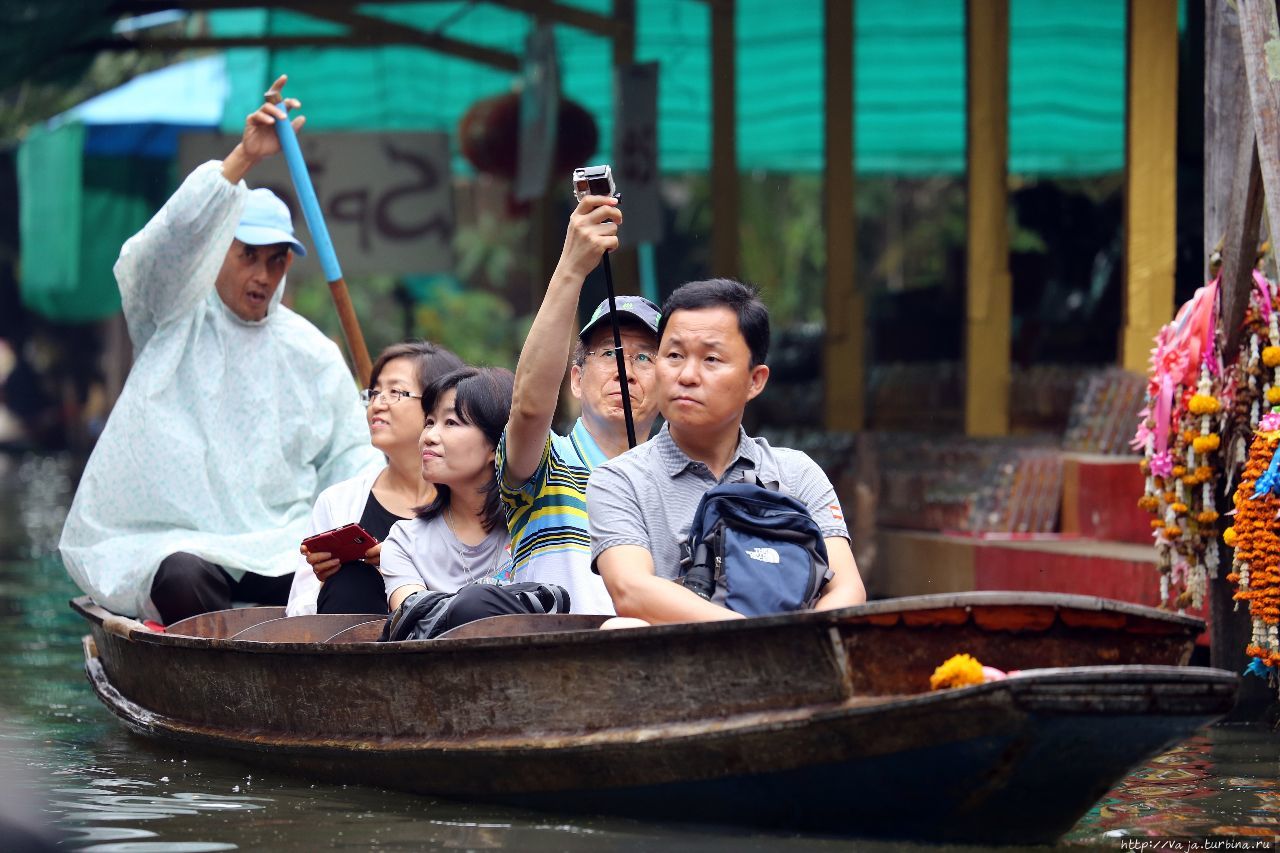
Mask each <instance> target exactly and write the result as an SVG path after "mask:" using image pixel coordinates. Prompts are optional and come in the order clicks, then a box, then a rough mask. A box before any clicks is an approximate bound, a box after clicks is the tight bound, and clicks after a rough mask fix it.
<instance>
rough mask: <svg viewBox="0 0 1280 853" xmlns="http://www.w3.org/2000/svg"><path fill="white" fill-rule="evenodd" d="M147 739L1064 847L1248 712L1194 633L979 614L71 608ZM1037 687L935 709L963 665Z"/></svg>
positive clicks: (1012, 596)
mask: <svg viewBox="0 0 1280 853" xmlns="http://www.w3.org/2000/svg"><path fill="white" fill-rule="evenodd" d="M72 606H73V607H74V608H75V609H76V610H77V611H78V612H79V613H81V614H82V615H83V616H84V617H85V619H87V620H88V622H89V623H90V626H91V630H92V634H91V636H89V637H86V638H85V644H84V645H85V660H86V669H87V672H88V676H89V679H90V681H91V682H92V684H93V688H94V690H95V691H96V692H97V693H98V696H99V697H100V698H101V699H102V701H103V702H104V703H106V705H107V707H108V708H110V709H111V710H112V711H113V712H114V713H115V714H116V715H117V716H119V717H120V718H121V719H122V720H123V721H124V722H125V724H126V725H128V726H129V727H130V728H131V729H133V730H134V731H136V732H139V733H142V734H144V735H151V736H157V737H163V738H167V739H170V740H173V741H177V742H180V743H183V744H188V745H191V746H198V747H211V748H216V749H219V750H226V749H227V748H233V749H235V750H238V751H239V752H240V753H241V755H242V756H243V757H245V758H248V759H253V758H255V757H256V758H258V759H261V760H266V761H270V762H271V764H272V766H274V767H277V768H279V767H282V766H287V767H291V768H293V769H296V770H298V771H301V772H304V773H308V774H312V775H320V776H323V777H325V778H329V779H332V780H339V781H343V782H367V783H373V784H377V785H381V786H385V787H391V788H400V789H406V790H410V791H419V792H423V793H427V794H432V795H437V796H445V797H453V798H465V799H472V800H478V801H485V802H492V803H503V804H509V805H516V806H521V807H529V808H535V809H546V810H553V811H555V812H558V813H566V812H569V813H602V814H617V815H627V816H633V817H640V818H646V819H657V820H664V821H694V822H703V823H730V824H738V825H743V824H747V825H753V826H759V827H767V828H780V829H785V830H788V831H806V832H820V833H837V834H845V835H860V836H874V837H889V838H907V839H915V840H930V841H964V842H981V843H1000V842H1024V843H1025V842H1050V841H1052V840H1054V839H1056V838H1057V837H1059V836H1060V835H1062V834H1063V833H1064V832H1066V831H1067V830H1068V829H1070V827H1071V826H1072V825H1073V824H1074V823H1075V821H1076V820H1078V819H1079V817H1080V816H1081V815H1083V814H1084V813H1085V812H1086V811H1087V810H1088V809H1089V807H1090V806H1091V805H1092V804H1093V803H1094V802H1096V801H1097V800H1098V799H1099V798H1100V797H1101V796H1102V794H1103V793H1105V791H1106V790H1107V789H1108V788H1109V787H1110V786H1111V785H1112V784H1113V783H1115V782H1116V781H1117V780H1119V779H1120V778H1121V777H1122V776H1123V775H1124V774H1125V773H1126V772H1127V771H1128V770H1129V769H1131V768H1132V767H1133V766H1135V765H1136V764H1138V763H1140V762H1141V761H1142V760H1144V759H1146V758H1148V757H1150V756H1151V755H1153V754H1156V753H1158V752H1159V751H1161V750H1162V749H1165V748H1166V747H1168V746H1169V745H1170V744H1172V743H1175V742H1177V741H1179V740H1181V739H1183V738H1185V737H1187V736H1188V735H1189V734H1191V733H1192V732H1194V731H1195V730H1196V729H1198V728H1199V727H1201V726H1204V725H1206V724H1208V723H1211V722H1213V721H1214V720H1215V719H1217V718H1219V717H1220V716H1221V715H1223V714H1225V713H1226V712H1227V711H1228V710H1230V708H1231V705H1232V702H1233V700H1234V697H1235V691H1236V682H1237V679H1236V677H1235V675H1233V674H1232V673H1228V672H1223V671H1220V670H1211V669H1201V668H1189V667H1185V666H1181V665H1182V664H1185V663H1186V661H1187V659H1188V657H1189V655H1190V652H1191V645H1192V643H1193V641H1194V639H1195V636H1196V634H1197V633H1198V632H1199V630H1201V629H1202V627H1203V625H1202V623H1200V622H1199V620H1195V619H1191V618H1188V617H1183V616H1177V615H1172V614H1168V613H1165V612H1162V611H1157V610H1153V609H1150V608H1143V607H1138V606H1135V605H1130V604H1124V603H1120V602H1112V601H1104V600H1101V599H1095V598H1088V597H1082V596H1060V595H1049V594H1023V593H964V594H956V595H945V596H923V597H918V598H911V599H898V600H891V601H881V602H875V603H871V604H867V605H863V606H859V607H852V608H847V609H844V610H837V611H828V612H822V613H796V614H787V615H781V616H770V617H764V618H758V619H747V620H741V621H734V622H720V623H708V624H697V625H671V626H662V627H654V628H645V629H632V630H622V631H597V630H593V629H595V628H596V627H597V626H598V624H599V623H600V621H601V619H602V617H592V616H573V615H564V616H545V617H497V618H496V619H493V620H483V621H481V622H476V623H473V624H471V625H466V626H462V627H461V628H458V629H455V631H454V632H450V634H448V635H446V636H444V637H442V638H441V639H437V640H431V641H420V642H409V643H375V642H372V641H371V640H372V639H373V638H374V637H376V634H377V630H378V628H379V627H380V621H378V620H375V619H372V618H370V617H367V616H349V617H348V616H314V617H299V618H294V619H284V618H281V613H280V610H279V608H251V609H245V610H233V611H222V612H220V613H213V614H205V615H203V616H198V617H194V618H193V619H190V620H186V621H184V622H181V623H177V624H175V625H172V626H170V628H169V631H168V632H167V633H163V634H161V633H153V632H151V631H148V630H147V629H146V628H145V627H144V626H142V625H141V624H139V623H137V622H135V621H133V620H131V619H126V618H123V617H120V616H116V615H114V614H111V613H108V612H107V611H104V610H102V609H101V608H99V607H96V606H94V605H93V604H92V603H90V602H89V601H88V600H87V599H83V598H82V599H77V600H75V601H74V602H72ZM958 652H968V653H970V654H973V655H974V656H976V657H977V658H978V659H979V660H981V661H982V662H983V663H985V664H988V665H991V666H995V667H999V668H1001V669H1009V670H1014V669H1019V670H1026V671H1025V672H1023V673H1021V674H1017V675H1012V676H1011V677H1009V678H1007V679H1005V680H1003V681H996V682H992V683H987V684H983V685H979V686H974V687H965V688H959V689H952V690H943V691H936V692H931V691H930V690H929V684H928V682H929V675H930V673H931V672H932V671H933V669H934V667H936V666H937V665H938V664H940V663H941V662H942V661H944V660H945V659H947V658H948V657H950V656H951V655H953V654H956V653H958Z"/></svg>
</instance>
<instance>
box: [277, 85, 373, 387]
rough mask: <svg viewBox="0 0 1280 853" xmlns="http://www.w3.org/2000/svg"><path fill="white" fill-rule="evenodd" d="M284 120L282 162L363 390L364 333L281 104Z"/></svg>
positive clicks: (366, 372)
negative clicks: (300, 207) (283, 161)
mask: <svg viewBox="0 0 1280 853" xmlns="http://www.w3.org/2000/svg"><path fill="white" fill-rule="evenodd" d="M276 106H277V107H279V108H280V110H281V112H283V113H284V114H285V117H284V118H278V119H276V136H278V137H279V139H280V150H281V151H283V152H284V160H285V163H286V164H288V166H289V176H290V177H291V178H293V189H294V192H296V193H297V194H298V203H299V204H300V205H302V216H303V218H304V219H306V220H307V228H308V230H310V231H311V241H312V243H314V244H315V249H316V254H317V255H318V256H319V258H320V267H321V269H323V270H324V277H325V280H326V281H328V282H329V294H330V295H331V296H332V297H333V305H334V307H335V308H337V310H338V321H339V322H340V323H341V324H342V336H343V338H345V339H346V342H347V351H348V352H350V353H351V360H352V361H353V362H354V363H355V367H356V378H357V379H359V380H360V386H361V387H362V388H368V387H369V377H370V375H371V374H372V373H373V363H372V362H371V361H370V360H369V347H368V345H367V344H365V342H364V333H363V332H361V331H360V321H359V319H357V317H356V309H355V306H354V305H352V304H351V294H350V293H348V292H347V282H346V281H345V280H344V279H343V277H342V267H341V266H339V265H338V253H337V252H335V251H334V250H333V240H332V239H331V238H330V237H329V227H328V226H327V225H326V224H325V221H324V213H323V212H321V210H320V200H319V199H317V198H316V190H315V187H314V186H312V184H311V173H310V172H308V171H307V161H306V160H304V159H303V158H302V148H301V146H299V145H298V134H297V133H295V132H294V129H293V125H292V124H290V123H289V118H288V116H289V113H288V110H287V108H286V107H285V105H284V103H283V102H281V103H279V104H276Z"/></svg>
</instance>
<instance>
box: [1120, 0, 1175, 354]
mask: <svg viewBox="0 0 1280 853" xmlns="http://www.w3.org/2000/svg"><path fill="white" fill-rule="evenodd" d="M1128 41H1129V50H1128V59H1127V62H1126V69H1127V70H1126V77H1127V80H1128V93H1127V96H1126V101H1127V111H1126V121H1125V195H1124V199H1125V202H1124V228H1125V267H1124V282H1125V291H1124V295H1125V311H1124V329H1123V333H1122V339H1121V364H1122V365H1123V366H1124V367H1125V368H1126V369H1128V370H1132V371H1134V372H1135V373H1146V372H1147V362H1148V360H1149V358H1150V354H1151V346H1152V341H1153V340H1154V339H1155V336H1156V333H1157V332H1159V331H1160V327H1161V326H1163V325H1164V324H1165V323H1167V322H1168V321H1169V320H1170V319H1171V318H1172V317H1173V263H1174V241H1175V236H1176V235H1175V221H1176V209H1175V196H1176V193H1175V190H1176V188H1177V130H1178V84H1177V81H1178V2H1177V0H1129V27H1128Z"/></svg>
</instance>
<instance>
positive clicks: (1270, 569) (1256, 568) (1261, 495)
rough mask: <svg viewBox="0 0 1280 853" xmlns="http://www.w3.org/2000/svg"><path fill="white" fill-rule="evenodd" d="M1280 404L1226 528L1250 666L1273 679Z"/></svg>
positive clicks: (1253, 451) (1259, 440)
mask: <svg viewBox="0 0 1280 853" xmlns="http://www.w3.org/2000/svg"><path fill="white" fill-rule="evenodd" d="M1278 448H1280V410H1276V411H1272V412H1270V413H1268V414H1266V415H1263V416H1262V418H1261V419H1260V420H1259V422H1258V428H1257V432H1256V433H1254V437H1253V442H1252V444H1251V445H1250V447H1249V457H1248V459H1247V460H1246V462H1245V467H1244V473H1243V474H1242V475H1241V477H1240V486H1239V488H1238V489H1236V493H1235V495H1234V496H1233V498H1232V501H1233V502H1234V504H1235V519H1234V524H1233V525H1232V526H1231V527H1229V528H1227V530H1226V532H1225V533H1224V534H1223V539H1224V541H1225V542H1226V543H1227V544H1228V545H1230V546H1231V547H1232V548H1234V549H1235V551H1234V557H1233V560H1232V563H1231V573H1230V574H1228V575H1227V580H1228V581H1230V582H1231V583H1233V584H1235V587H1236V591H1235V594H1234V596H1233V597H1234V598H1235V599H1236V601H1243V602H1247V603H1248V606H1249V616H1250V620H1251V622H1252V625H1253V630H1252V633H1251V636H1250V639H1249V645H1248V647H1247V648H1246V649H1245V654H1247V655H1248V656H1249V657H1251V658H1253V659H1254V662H1253V663H1252V664H1251V665H1250V668H1249V672H1250V673H1251V674H1254V675H1262V676H1266V677H1270V678H1271V679H1272V680H1273V681H1274V679H1275V675H1276V672H1277V667H1280V639H1278V638H1277V624H1278V623H1280V453H1277V452H1276V450H1277V449H1278Z"/></svg>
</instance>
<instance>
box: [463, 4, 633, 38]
mask: <svg viewBox="0 0 1280 853" xmlns="http://www.w3.org/2000/svg"><path fill="white" fill-rule="evenodd" d="M487 2H488V3H490V4H491V5H493V6H502V7H503V8H506V9H512V10H514V11H517V12H525V13H527V14H530V15H533V16H535V17H537V18H539V19H541V20H544V21H554V22H555V23H557V24H567V25H569V26H571V27H577V28H578V29H580V30H586V31H587V32H589V33H595V34H596V35H599V36H604V37H606V38H612V39H617V38H620V37H625V35H626V32H627V30H629V29H631V25H629V24H628V23H627V21H628V19H627V18H626V17H625V16H619V15H618V13H617V11H616V9H617V4H616V3H615V4H614V9H615V12H614V15H613V17H608V16H606V15H597V14H596V13H594V12H588V11H587V10H586V9H578V8H575V7H573V6H565V5H563V4H561V3H554V2H552V0H487ZM633 5H634V4H633ZM630 20H631V21H633V22H634V20H635V17H634V14H633V15H632V17H631V18H630ZM631 39H632V41H633V42H634V41H635V33H634V30H632V32H631Z"/></svg>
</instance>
